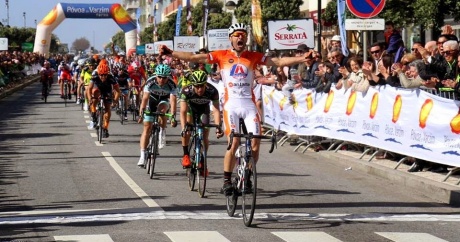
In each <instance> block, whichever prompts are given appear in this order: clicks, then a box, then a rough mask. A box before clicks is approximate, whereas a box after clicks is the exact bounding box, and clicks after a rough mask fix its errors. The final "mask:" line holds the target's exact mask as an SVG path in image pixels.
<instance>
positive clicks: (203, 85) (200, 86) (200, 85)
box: [193, 83, 206, 88]
mask: <svg viewBox="0 0 460 242" xmlns="http://www.w3.org/2000/svg"><path fill="white" fill-rule="evenodd" d="M193 86H194V87H196V88H203V87H205V86H206V83H204V84H199V85H193Z"/></svg>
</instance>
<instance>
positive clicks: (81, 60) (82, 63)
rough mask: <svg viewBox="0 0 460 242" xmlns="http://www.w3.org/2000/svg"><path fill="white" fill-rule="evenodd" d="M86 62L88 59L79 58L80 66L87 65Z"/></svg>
mask: <svg viewBox="0 0 460 242" xmlns="http://www.w3.org/2000/svg"><path fill="white" fill-rule="evenodd" d="M85 62H86V59H79V60H78V62H77V63H78V65H79V66H83V65H85Z"/></svg>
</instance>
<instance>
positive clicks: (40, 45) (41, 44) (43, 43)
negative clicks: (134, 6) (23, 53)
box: [34, 3, 137, 55]
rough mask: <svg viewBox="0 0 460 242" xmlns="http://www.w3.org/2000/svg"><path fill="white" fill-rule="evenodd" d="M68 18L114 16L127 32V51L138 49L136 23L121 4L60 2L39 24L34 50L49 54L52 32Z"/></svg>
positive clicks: (116, 21)
mask: <svg viewBox="0 0 460 242" xmlns="http://www.w3.org/2000/svg"><path fill="white" fill-rule="evenodd" d="M66 18H86V19H107V18H112V19H113V20H114V21H115V23H117V24H118V26H120V28H121V29H122V30H123V32H125V42H126V53H129V50H131V49H134V50H135V49H136V44H137V28H136V23H135V22H134V20H133V19H132V18H131V17H130V16H129V14H128V12H126V10H125V9H124V8H123V7H122V6H121V5H120V4H118V3H115V4H75V3H58V4H57V5H56V6H55V7H54V8H53V9H52V10H51V11H50V12H49V13H48V15H46V17H45V18H44V19H42V21H40V23H39V24H38V25H37V32H36V34H35V45H34V52H38V53H40V54H45V55H48V54H49V50H50V44H51V33H52V32H53V30H54V29H55V28H56V27H57V26H59V24H61V23H62V21H64V19H66Z"/></svg>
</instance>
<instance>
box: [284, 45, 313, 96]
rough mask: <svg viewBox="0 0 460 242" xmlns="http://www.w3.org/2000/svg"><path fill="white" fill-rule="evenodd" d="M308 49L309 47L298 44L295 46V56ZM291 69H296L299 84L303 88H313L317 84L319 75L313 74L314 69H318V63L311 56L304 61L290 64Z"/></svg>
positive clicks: (302, 53)
mask: <svg viewBox="0 0 460 242" xmlns="http://www.w3.org/2000/svg"><path fill="white" fill-rule="evenodd" d="M309 50H310V48H309V47H308V46H307V45H305V44H300V45H299V46H297V50H296V53H295V56H302V55H304V54H305V53H307V52H308V51H309ZM291 69H296V70H297V73H298V75H299V78H300V84H301V86H302V87H303V88H315V87H316V85H317V84H318V82H319V77H317V76H316V75H315V70H316V69H318V63H317V62H316V59H315V58H313V57H312V56H310V57H308V58H307V59H306V60H305V62H303V63H301V64H297V65H294V66H292V67H291ZM290 78H292V77H290ZM299 87H300V85H299Z"/></svg>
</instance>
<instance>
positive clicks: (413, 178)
mask: <svg viewBox="0 0 460 242" xmlns="http://www.w3.org/2000/svg"><path fill="white" fill-rule="evenodd" d="M287 147H289V146H287ZM300 150H302V149H300ZM297 152H299V151H297ZM306 152H314V151H313V150H307V151H306ZM317 154H318V155H321V156H324V157H326V158H328V159H335V160H336V161H337V162H338V163H340V164H342V165H344V166H346V167H350V168H351V169H352V170H357V171H360V172H364V173H368V174H371V175H375V176H378V177H381V178H384V179H387V180H389V181H391V182H394V183H396V184H399V185H401V186H404V187H409V188H413V189H417V190H418V191H419V192H422V193H424V194H425V195H426V196H427V197H430V198H431V199H433V200H436V201H439V202H442V203H446V204H450V205H453V206H460V185H456V184H457V183H458V182H459V181H460V173H459V174H454V175H451V176H450V177H449V178H448V179H447V180H446V181H444V179H445V177H446V175H447V173H434V172H430V171H421V172H413V173H410V172H407V170H408V169H409V168H410V166H409V165H406V164H404V163H401V165H400V166H399V167H398V168H397V169H394V168H395V167H396V165H397V163H398V161H394V160H389V159H379V160H377V159H375V158H374V159H372V160H371V161H368V160H369V159H370V157H371V155H364V156H363V157H362V158H361V159H359V158H360V157H361V155H362V153H358V152H356V151H347V150H339V151H337V152H334V151H325V150H322V151H319V152H317ZM451 169H452V168H449V171H450V170H451Z"/></svg>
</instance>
